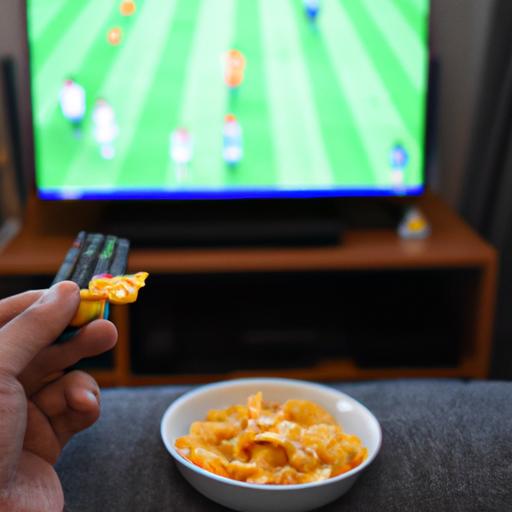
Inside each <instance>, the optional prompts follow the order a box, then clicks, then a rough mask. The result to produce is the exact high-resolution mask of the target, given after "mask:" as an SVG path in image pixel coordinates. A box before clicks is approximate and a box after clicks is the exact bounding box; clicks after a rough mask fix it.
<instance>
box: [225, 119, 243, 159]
mask: <svg viewBox="0 0 512 512" xmlns="http://www.w3.org/2000/svg"><path fill="white" fill-rule="evenodd" d="M223 139H224V140H223V149H222V154H223V157H224V161H225V162H226V164H227V165H229V166H230V167H235V166H236V165H237V164H238V163H240V160H242V157H243V155H244V149H243V140H242V127H241V126H240V123H239V122H238V120H237V118H236V117H235V116H234V115H233V114H228V115H227V116H226V117H225V118H224V131H223Z"/></svg>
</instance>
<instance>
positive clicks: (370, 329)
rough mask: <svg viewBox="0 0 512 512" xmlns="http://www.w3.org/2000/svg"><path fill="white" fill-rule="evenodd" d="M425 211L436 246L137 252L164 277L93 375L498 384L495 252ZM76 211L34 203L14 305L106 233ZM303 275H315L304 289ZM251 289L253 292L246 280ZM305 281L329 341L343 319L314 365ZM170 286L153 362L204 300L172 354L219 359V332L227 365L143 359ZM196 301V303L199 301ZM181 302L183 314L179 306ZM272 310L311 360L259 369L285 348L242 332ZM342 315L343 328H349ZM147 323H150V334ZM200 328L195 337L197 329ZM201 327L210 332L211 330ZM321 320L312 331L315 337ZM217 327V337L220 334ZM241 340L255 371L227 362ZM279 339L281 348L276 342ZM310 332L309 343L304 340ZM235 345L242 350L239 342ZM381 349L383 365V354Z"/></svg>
mask: <svg viewBox="0 0 512 512" xmlns="http://www.w3.org/2000/svg"><path fill="white" fill-rule="evenodd" d="M418 204H419V206H420V207H421V208H422V209H423V211H424V212H425V214H426V216H427V218H428V219H429V221H430V222H431V225H432V235H431V236H430V237H429V238H428V239H426V240H418V241H404V240H401V239H400V238H399V237H398V236H397V235H396V233H395V231H393V230H390V229H357V230H351V229H347V231H346V232H345V233H344V237H343V244H341V245H339V246H328V247H308V248H258V249H251V248H243V249H236V248H230V249H224V248H223V249H157V248H155V249H137V248H136V249H133V250H132V252H131V255H130V261H129V270H130V271H138V270H146V271H148V272H149V273H150V274H151V277H150V278H149V281H148V286H147V288H146V289H145V290H143V291H142V295H141V301H140V307H139V303H137V305H135V306H132V307H131V308H132V309H130V308H126V307H124V308H123V307H120V308H115V307H114V308H113V309H112V320H113V321H114V322H115V323H116V325H117V327H118V330H119V341H118V344H117V347H116V349H115V350H114V353H113V357H112V361H111V364H110V365H109V366H108V367H107V368H104V369H95V368H91V369H90V371H91V373H92V374H93V375H94V376H95V377H96V378H97V379H98V381H99V382H100V384H102V385H106V386H111V385H112V386H115V385H123V386H124V385H144V384H165V383H185V382H187V383H188V382H207V381H210V380H215V379H219V378H233V377H240V376H255V375H275V376H284V377H294V378H306V379H316V380H340V379H349V380H356V379H381V378H396V377H467V378H484V377H486V376H487V373H488V369H489V362H490V354H491V340H492V324H493V315H494V300H495V288H496V271H497V269H496V267H497V257H496V253H495V250H494V249H493V248H492V247H491V246H490V245H489V244H487V243H486V242H484V241H483V240H482V239H481V238H480V237H478V236H477V235H476V234H475V233H474V232H473V231H472V230H471V229H470V228H469V227H468V226H467V225H466V224H465V223H464V222H463V221H462V220H461V219H460V218H459V217H458V216H457V215H455V214H454V213H453V212H452V211H451V210H450V209H449V208H448V207H447V206H446V205H445V204H444V203H443V202H442V201H440V200H439V199H437V198H436V197H434V196H433V195H431V194H426V195H425V196H424V197H423V198H421V199H420V200H419V201H418ZM71 208H72V207H71V206H66V205H63V204H58V205H51V206H47V205H45V206H43V205H42V204H41V203H39V202H38V201H36V200H35V199H32V200H31V201H30V203H29V206H28V208H27V213H26V220H25V223H24V227H23V229H22V231H21V232H20V234H19V235H18V236H17V237H16V238H15V239H14V240H13V241H12V242H11V243H10V244H9V245H8V246H7V247H6V248H5V249H4V250H3V252H1V253H0V276H1V277H0V279H1V281H0V294H1V295H2V296H4V295H6V294H9V293H14V292H18V291H23V289H25V288H26V286H45V285H47V284H48V283H49V282H50V281H51V277H52V276H53V275H54V274H55V272H56V270H57V268H58V267H59V265H60V263H61V261H62V258H63V256H64V254H65V253H66V251H67V249H68V247H69V246H70V244H71V242H72V239H73V235H74V234H75V233H76V232H77V231H78V230H79V229H88V230H92V229H98V226H101V222H100V221H101V213H100V212H99V211H96V210H94V209H91V210H87V207H86V206H84V207H82V208H79V209H76V208H75V209H74V210H71ZM99 229H101V228H99ZM33 276H34V277H33ZM287 276H289V277H287ZM301 276H304V281H302V280H301V279H302V278H301ZM238 278H240V279H238ZM240 280H241V282H242V283H245V284H242V285H240V284H239V281H240ZM267 280H268V281H267ZM303 282H304V301H310V302H316V303H317V302H318V301H321V300H324V301H325V306H326V312H325V315H324V317H322V316H321V315H320V316H318V318H316V317H315V321H314V322H316V324H315V323H314V322H313V321H312V322H311V325H313V324H314V325H315V326H317V327H318V328H319V329H320V330H319V331H318V332H320V335H318V333H317V337H318V336H320V337H321V336H322V335H323V334H322V332H323V331H322V330H321V327H322V325H320V323H321V322H323V321H324V320H325V321H326V323H329V322H330V321H331V320H332V329H331V330H330V331H329V332H328V333H327V331H326V333H327V334H326V336H328V337H330V338H329V339H330V341H329V343H326V344H325V347H324V348H325V354H324V352H322V350H324V348H321V346H323V345H322V343H321V341H322V340H320V342H316V341H315V339H316V338H315V337H314V336H313V337H312V338H311V340H313V341H312V343H313V345H312V347H318V350H317V348H313V349H312V350H311V356H313V355H315V357H308V349H307V344H306V342H305V341H304V340H302V339H301V340H297V342H295V341H294V340H293V327H294V326H293V307H295V306H294V304H296V306H297V308H298V309H297V316H298V317H302V318H303V317H304V316H305V315H306V316H307V314H306V313H304V312H305V311H306V312H307V310H308V308H307V307H305V306H304V302H302V303H301V302H300V300H299V299H297V293H296V290H297V286H303V285H302V283H303ZM33 283H34V284H33ZM237 283H238V284H237ZM267 283H268V289H267V291H266V292H265V289H266V287H267ZM306 283H307V284H306ZM338 283H339V288H337V286H338ZM241 286H244V287H243V288H241ZM158 287H160V289H161V290H163V292H165V290H167V292H166V293H167V294H168V296H169V297H170V299H169V300H170V302H169V309H168V310H166V309H165V308H163V309H162V312H161V313H159V315H160V316H158V317H155V318H156V319H157V320H158V322H161V326H162V329H161V331H159V332H160V338H159V341H158V343H159V348H158V350H159V351H160V352H153V355H155V354H157V355H156V356H155V357H156V358H157V359H158V357H160V359H161V358H162V357H163V356H164V355H165V354H166V352H165V350H166V346H167V345H166V341H165V340H166V337H165V336H167V335H168V334H169V332H171V331H166V326H167V324H168V323H172V322H173V320H174V317H176V318H178V323H179V321H180V320H179V318H181V317H179V314H180V304H183V307H185V305H186V304H196V305H197V310H196V312H197V317H195V316H194V314H195V312H194V311H190V308H189V309H187V310H186V311H187V312H188V314H190V318H191V320H190V321H189V324H187V325H186V326H185V328H182V329H181V331H179V332H178V334H176V332H174V334H172V335H173V336H174V338H173V341H172V344H173V347H174V348H173V351H171V352H169V353H168V358H182V357H185V356H184V355H183V354H185V352H183V350H182V348H183V347H181V346H180V343H181V344H186V345H189V347H188V348H189V349H190V345H191V344H193V343H194V340H199V341H198V343H199V344H198V346H197V347H196V349H195V350H196V353H197V354H199V353H200V352H201V350H203V348H204V350H211V347H208V343H205V344H204V345H201V344H200V343H202V341H201V339H202V340H203V341H208V340H205V337H209V334H210V335H211V339H212V343H216V344H217V343H218V345H216V347H217V355H218V356H219V357H218V361H220V363H219V365H217V366H215V367H213V366H212V368H213V370H212V369H209V368H208V365H207V363H208V361H207V359H208V357H210V356H208V357H206V358H203V360H201V361H196V363H197V364H196V365H195V366H194V364H195V363H194V360H193V352H194V350H192V352H190V350H189V352H187V353H188V354H189V356H190V354H191V353H192V356H191V359H190V361H187V360H185V359H183V361H181V360H180V361H174V362H175V363H176V364H174V366H173V365H171V366H172V368H171V369H170V370H166V371H162V370H161V369H159V368H160V367H156V366H155V370H154V371H153V370H152V368H151V361H152V360H151V357H149V356H148V358H147V359H146V360H145V361H146V363H144V364H139V362H140V361H143V360H144V354H145V352H144V349H145V343H146V341H145V339H144V337H145V332H146V331H147V333H148V339H149V337H150V336H151V337H152V338H151V339H152V340H153V341H152V342H151V343H156V342H155V340H156V339H157V338H158V336H157V334H155V332H156V331H155V332H154V330H153V331H152V326H154V323H153V321H152V320H151V319H150V318H149V317H148V315H146V313H144V311H147V312H150V311H152V310H153V311H154V310H155V309H156V306H157V305H156V304H153V303H152V302H151V301H152V300H156V299H155V298H154V297H156V295H157V294H155V293H156V292H155V290H157V289H158ZM166 287H168V288H166ZM224 288H225V289H224ZM216 289H218V290H222V289H224V293H225V296H224V297H225V299H226V301H227V302H226V304H225V308H226V309H228V310H229V309H230V308H237V300H238V303H239V302H240V300H239V299H240V297H241V298H242V299H241V300H242V302H244V303H245V304H246V306H247V309H249V310H250V311H248V313H253V315H252V316H247V317H245V316H244V315H243V314H240V311H239V310H237V311H238V312H237V311H235V310H234V309H233V310H232V315H233V316H232V317H231V318H230V317H229V315H222V314H221V311H222V306H221V305H219V300H215V297H216V295H215V293H216V292H215V290H216ZM212 290H213V291H212ZM323 290H325V291H323ZM178 291H179V293H180V294H183V295H182V298H181V297H174V298H173V293H178ZM275 291H276V292H277V291H279V293H281V294H282V295H279V293H274V292H275ZM203 292H204V293H203ZM194 293H196V294H197V295H195V296H193V295H191V294H194ZM265 293H267V295H266V296H265ZM209 294H211V295H209ZM160 297H161V296H160ZM194 297H197V299H195V298H194ZM278 297H282V301H283V302H281V305H279V303H278V302H276V303H275V304H274V303H269V301H272V300H275V301H279V300H280V299H279V298H278ZM295 300H297V302H296V303H295ZM208 301H210V302H209V303H210V304H211V305H212V308H213V310H212V311H213V312H214V313H213V316H215V319H214V320H213V321H212V319H211V318H208V314H207V312H208V308H207V305H206V302H208ZM173 304H174V306H175V307H176V309H172V307H173ZM143 305H144V307H145V308H146V309H144V307H142V306H143ZM265 306H267V307H266V309H265ZM260 307H261V308H262V310H261V311H262V315H263V310H267V313H268V311H271V312H272V313H273V314H268V318H273V319H274V320H275V318H276V317H279V314H280V311H278V310H279V309H280V307H282V315H283V317H286V318H287V319H288V320H287V321H288V324H287V328H288V331H287V333H288V334H287V336H289V337H290V336H291V337H292V339H288V340H287V341H286V342H287V343H288V346H289V349H288V350H289V352H288V353H289V354H290V360H292V359H293V357H295V356H298V355H300V353H299V348H300V350H303V352H304V353H303V354H302V356H301V357H302V358H301V357H297V362H296V363H295V364H293V365H291V364H283V363H284V362H285V361H286V354H285V355H284V356H283V352H282V353H281V355H280V357H276V358H275V365H273V366H272V365H267V364H262V365H261V366H260V367H258V366H257V365H256V366H255V361H256V362H257V361H259V360H260V359H258V358H256V359H252V360H251V357H252V355H251V350H252V349H250V347H255V348H254V354H259V355H258V357H261V354H262V353H263V354H265V353H267V354H268V359H273V358H274V355H273V348H272V347H273V345H272V343H269V344H267V345H265V340H263V346H262V345H258V343H259V342H260V341H261V339H260V338H258V336H260V335H261V332H262V331H261V329H260V330H259V331H258V329H256V327H255V329H256V330H255V331H251V332H250V333H247V332H242V331H243V323H244V318H247V319H248V320H247V322H249V323H250V322H253V321H254V322H256V323H257V322H258V320H257V318H258V314H259V308H260ZM215 308H217V309H215ZM320 309H321V308H320ZM327 310H328V311H327ZM418 310H419V311H418ZM337 311H339V318H342V319H343V321H342V322H339V321H338V314H337ZM167 313H168V314H167ZM267 313H265V314H267ZM148 314H149V313H148ZM155 314H156V313H155ZM237 315H238V316H237ZM411 315H412V316H411ZM415 315H416V316H415ZM412 317H414V321H413V320H411V318H412ZM234 318H237V322H238V324H237V329H238V331H236V329H234V328H233V329H231V328H230V327H229V326H228V325H227V324H228V323H230V321H231V320H233V319H234ZM298 319H300V318H298ZM134 320H135V321H134ZM145 321H147V322H148V325H147V329H146V328H145V326H144V322H145ZM269 321H270V320H269ZM195 322H197V329H196V330H194V329H192V327H193V326H192V327H191V326H190V324H194V323H195ZM223 322H224V323H223ZM182 323H183V322H182ZM306 323H307V322H306ZM201 325H203V326H205V328H204V330H203V331H201V329H200V327H201ZM255 325H256V324H255ZM311 325H309V324H308V328H311ZM329 325H330V324H329ZM345 326H346V328H347V329H346V332H345V331H343V332H344V335H343V338H344V339H343V340H341V338H340V346H341V345H343V346H344V347H345V348H344V351H343V350H340V351H339V353H338V352H336V350H335V348H336V347H335V345H336V343H335V341H336V339H335V335H336V333H337V332H338V331H337V329H338V328H340V329H341V330H343V329H344V328H345ZM257 327H258V328H261V327H262V326H261V325H258V326H257ZM217 328H218V332H217V331H216V330H215V329H217ZM198 329H199V330H198ZM306 330H307V329H306ZM235 331H236V333H237V334H236V336H242V338H243V340H244V341H243V342H244V343H247V345H246V346H245V347H244V348H243V349H241V350H242V352H241V353H245V354H246V357H247V359H246V360H245V361H246V362H247V363H250V364H244V362H243V360H242V361H238V362H236V361H234V362H233V364H232V366H231V367H230V366H229V364H227V365H224V364H223V361H222V359H223V353H224V352H223V351H225V354H226V355H227V354H228V353H232V350H230V348H229V346H228V345H226V346H223V345H222V343H223V336H224V333H228V334H226V336H228V337H229V336H233V339H234V340H235V341H234V342H233V343H238V342H237V341H236V340H237V338H236V336H235V334H234V333H235ZM256 331H257V336H256V337H255V334H254V333H255V332H256ZM308 332H309V331H308ZM339 332H341V331H339ZM229 333H230V334H229ZM240 333H242V334H240ZM290 333H291V334H290ZM333 333H334V334H333ZM155 336H156V337H155ZM180 336H181V337H180ZM194 336H195V337H194ZM198 336H202V338H198ZM251 336H252V337H251ZM269 336H270V338H269V339H270V340H271V339H272V336H271V335H269ZM297 336H298V337H299V338H300V336H301V335H300V333H298V334H297ZM333 336H334V338H333ZM278 337H279V336H278ZM285 337H286V336H285ZM256 338H257V339H256ZM331 338H332V339H331ZM255 339H256V341H255ZM279 339H280V340H281V338H279ZM180 340H182V341H181V342H180ZM311 340H310V341H311ZM333 340H334V341H333ZM381 340H382V343H381ZM267 341H268V340H267ZM281 341H282V340H281ZM306 341H307V340H306ZM384 341H385V343H387V345H385V344H384ZM148 343H149V342H148ZM158 343H157V344H158ZM170 345H171V341H169V346H170ZM299 345H300V347H299ZM448 345H450V346H451V347H452V349H453V350H452V349H450V350H451V352H450V351H447V352H446V353H447V354H448V352H449V355H448V356H447V357H446V359H443V357H439V358H438V360H437V359H436V357H433V358H431V360H430V362H429V363H428V365H422V364H421V360H420V362H419V364H418V361H415V362H414V363H413V364H409V362H408V359H407V357H405V358H404V359H403V360H401V359H400V358H398V359H393V357H390V358H387V359H386V354H393V350H395V351H396V353H398V354H407V353H409V352H410V353H411V354H413V355H414V354H419V355H420V356H421V355H422V354H423V355H424V354H434V352H435V351H436V350H440V351H441V352H443V347H446V346H448ZM202 347H203V348H202ZM232 347H233V350H235V349H236V347H238V345H232ZM247 347H249V348H247ZM262 347H263V348H262ZM304 347H306V348H304ZM333 347H334V348H333ZM192 348H193V347H192ZM281 349H282V347H281ZM409 349H411V350H409ZM413 349H414V350H413ZM265 350H266V352H265ZM429 351H430V352H429ZM313 352H314V354H313ZM441 352H439V353H440V354H441ZM214 353H215V352H212V354H214ZM139 354H143V355H142V356H139ZM158 354H160V356H158ZM322 354H324V355H322ZM374 354H377V355H379V357H373V358H372V357H371V356H372V355H374ZM146 355H147V354H146ZM395 355H396V354H395ZM379 358H380V359H379ZM157 359H155V360H157ZM427 359H429V358H427ZM261 360H262V361H263V359H261ZM379 360H380V361H381V363H379ZM181 362H183V364H181ZM288 362H289V361H288ZM212 365H214V363H212ZM234 365H237V366H236V367H235V366H234ZM164 367H165V365H164Z"/></svg>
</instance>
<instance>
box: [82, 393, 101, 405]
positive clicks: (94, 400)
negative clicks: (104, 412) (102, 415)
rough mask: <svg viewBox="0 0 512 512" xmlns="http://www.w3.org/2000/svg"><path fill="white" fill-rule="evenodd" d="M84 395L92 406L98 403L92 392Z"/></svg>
mask: <svg viewBox="0 0 512 512" xmlns="http://www.w3.org/2000/svg"><path fill="white" fill-rule="evenodd" d="M84 395H85V396H86V397H87V400H89V402H91V403H94V404H97V403H98V398H97V397H96V395H95V394H94V393H93V392H92V391H86V392H85V393H84Z"/></svg>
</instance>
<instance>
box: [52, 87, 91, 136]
mask: <svg viewBox="0 0 512 512" xmlns="http://www.w3.org/2000/svg"><path fill="white" fill-rule="evenodd" d="M59 103H60V108H61V110H62V114H63V115H64V117H65V118H66V119H67V120H68V121H69V122H70V123H71V126H72V127H73V133H74V135H75V137H77V138H79V137H80V136H81V135H82V123H83V120H84V117H85V111H86V104H85V89H84V88H83V87H82V86H81V85H79V84H78V83H77V82H75V81H74V80H73V79H72V78H67V79H66V80H64V84H63V85H62V88H61V90H60V95H59Z"/></svg>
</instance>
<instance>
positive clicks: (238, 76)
mask: <svg viewBox="0 0 512 512" xmlns="http://www.w3.org/2000/svg"><path fill="white" fill-rule="evenodd" d="M245 65H246V62H245V57H244V55H243V53H242V52H240V51H238V50H235V49H231V50H229V51H228V52H226V54H225V56H224V81H225V82H226V85H227V86H228V87H229V89H231V90H236V89H238V87H240V86H241V85H242V82H243V81H244V75H245Z"/></svg>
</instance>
